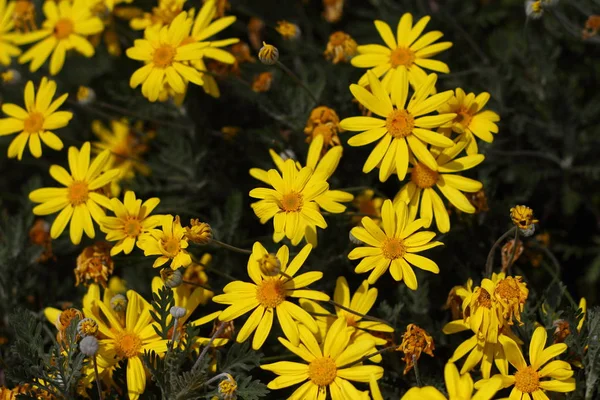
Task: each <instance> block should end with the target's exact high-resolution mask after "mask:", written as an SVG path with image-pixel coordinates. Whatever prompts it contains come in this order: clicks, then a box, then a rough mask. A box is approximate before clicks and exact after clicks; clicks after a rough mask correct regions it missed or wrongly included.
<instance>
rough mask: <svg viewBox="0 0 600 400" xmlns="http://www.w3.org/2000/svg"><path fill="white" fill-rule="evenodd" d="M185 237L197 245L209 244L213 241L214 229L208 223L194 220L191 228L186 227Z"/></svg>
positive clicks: (191, 222)
mask: <svg viewBox="0 0 600 400" xmlns="http://www.w3.org/2000/svg"><path fill="white" fill-rule="evenodd" d="M185 237H186V238H187V239H188V240H189V241H190V242H193V243H196V244H207V243H208V242H210V240H211V239H212V229H211V228H210V225H209V224H207V223H206V222H200V220H199V219H197V218H193V219H192V220H191V221H190V226H186V227H185Z"/></svg>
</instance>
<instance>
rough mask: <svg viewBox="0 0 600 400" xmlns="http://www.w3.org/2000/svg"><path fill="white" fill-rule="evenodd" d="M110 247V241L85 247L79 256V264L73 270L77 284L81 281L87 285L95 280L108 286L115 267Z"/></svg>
mask: <svg viewBox="0 0 600 400" xmlns="http://www.w3.org/2000/svg"><path fill="white" fill-rule="evenodd" d="M110 248H111V246H110V245H109V244H108V243H106V242H98V243H96V244H94V245H92V246H88V247H86V248H85V249H83V251H82V252H81V254H79V256H78V257H77V266H76V267H75V269H74V270H73V272H74V273H75V286H79V285H80V284H81V283H83V284H84V285H85V286H87V285H89V284H90V283H92V281H93V282H94V283H99V284H101V285H102V286H103V287H106V283H107V282H108V278H109V277H110V276H111V275H112V273H113V270H114V267H115V264H114V262H113V260H112V258H111V256H110Z"/></svg>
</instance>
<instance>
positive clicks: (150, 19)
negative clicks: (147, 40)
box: [129, 0, 187, 31]
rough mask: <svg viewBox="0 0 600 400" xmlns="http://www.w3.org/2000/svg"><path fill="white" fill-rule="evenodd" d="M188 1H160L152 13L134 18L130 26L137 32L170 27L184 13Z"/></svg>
mask: <svg viewBox="0 0 600 400" xmlns="http://www.w3.org/2000/svg"><path fill="white" fill-rule="evenodd" d="M186 1H187V0H158V7H153V8H152V12H151V13H147V12H145V13H143V15H142V17H137V18H132V19H131V21H130V23H129V25H130V26H131V28H132V29H134V30H136V31H141V30H142V29H146V28H149V27H154V28H159V29H160V28H162V27H163V26H165V25H169V24H170V23H171V22H173V20H174V19H175V17H177V16H178V15H179V14H181V13H182V11H183V6H184V5H185V2H186Z"/></svg>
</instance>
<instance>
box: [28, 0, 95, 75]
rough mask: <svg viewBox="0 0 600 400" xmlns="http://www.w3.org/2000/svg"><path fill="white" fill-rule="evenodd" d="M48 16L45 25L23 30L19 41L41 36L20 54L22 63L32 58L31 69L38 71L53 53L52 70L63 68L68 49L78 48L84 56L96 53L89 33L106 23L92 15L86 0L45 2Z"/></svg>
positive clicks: (52, 73)
mask: <svg viewBox="0 0 600 400" xmlns="http://www.w3.org/2000/svg"><path fill="white" fill-rule="evenodd" d="M44 15H45V16H46V20H45V21H44V23H43V24H42V29H40V30H38V31H34V32H30V33H26V34H23V36H22V37H21V38H20V39H19V43H32V42H37V41H40V40H41V39H44V40H42V41H41V42H39V43H37V44H36V45H35V46H33V47H31V48H30V49H29V50H27V51H26V52H25V53H23V55H22V56H21V57H20V58H19V62H20V63H21V64H24V63H27V62H30V61H31V64H30V65H29V70H30V71H31V72H35V71H37V70H38V69H39V68H40V67H41V66H42V64H44V62H45V61H46V60H47V59H48V57H50V53H52V57H51V58H50V74H51V75H56V74H58V73H59V72H60V70H61V69H62V67H63V64H64V62H65V57H66V54H67V51H68V50H73V49H74V50H76V51H77V52H78V53H81V54H82V55H84V56H85V57H92V56H93V55H94V46H92V44H91V43H90V42H89V41H88V39H87V38H86V36H89V35H94V34H96V33H100V32H102V29H104V25H103V24H102V21H101V20H100V18H98V17H94V16H92V13H91V10H90V8H89V7H88V4H87V2H86V0H74V1H73V3H71V1H69V0H62V1H61V2H60V3H58V4H57V3H56V2H55V1H53V0H48V1H46V2H45V3H44Z"/></svg>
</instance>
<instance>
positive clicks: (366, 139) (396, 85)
mask: <svg viewBox="0 0 600 400" xmlns="http://www.w3.org/2000/svg"><path fill="white" fill-rule="evenodd" d="M405 74H406V71H404V70H400V72H399V73H398V74H396V75H397V78H396V79H395V80H394V82H393V84H392V91H391V95H390V94H388V93H387V92H386V91H385V90H384V88H383V85H382V83H381V82H380V81H379V79H377V77H376V76H375V74H374V73H373V72H371V71H368V72H367V76H368V79H369V85H370V87H371V91H372V93H370V92H369V91H367V89H365V88H364V87H362V86H359V85H356V84H352V85H350V91H351V92H352V94H353V95H354V97H355V98H356V100H358V101H359V102H360V103H361V104H362V105H363V106H365V107H366V108H367V109H369V110H370V111H372V112H373V113H374V114H376V115H378V116H379V117H382V118H375V117H350V118H345V119H343V120H342V121H341V122H340V126H341V127H342V128H343V129H345V130H347V131H364V132H362V133H360V134H358V135H355V136H353V137H351V138H350V139H349V140H348V144H349V145H350V146H364V145H366V144H369V143H372V142H375V141H377V140H379V143H378V144H377V146H375V148H374V149H373V151H372V152H371V154H370V155H369V157H368V158H367V161H366V162H365V165H364V166H363V172H364V173H369V172H371V171H372V170H373V169H374V168H375V167H379V180H380V181H381V182H384V181H386V180H387V179H388V178H389V177H390V175H391V174H392V173H394V172H396V173H397V174H398V179H399V180H401V181H402V180H404V177H405V176H406V172H407V170H408V160H409V158H410V157H411V156H415V157H416V158H417V159H419V161H421V162H422V163H424V164H425V165H427V166H428V167H429V168H430V169H432V170H434V171H437V168H438V165H437V164H436V162H435V159H434V157H433V156H432V155H431V153H430V152H429V150H427V144H431V145H433V146H439V147H451V146H452V145H453V144H454V142H453V141H452V140H450V139H448V138H447V137H446V136H444V135H442V134H440V133H437V132H434V131H432V130H431V129H434V128H439V127H440V126H442V125H444V124H446V123H448V122H450V121H452V119H454V117H456V114H453V113H447V114H439V115H429V116H427V115H426V114H429V113H431V112H432V111H434V110H437V109H438V108H439V107H440V106H441V105H442V104H444V103H446V102H447V101H448V99H450V97H452V91H451V90H449V91H446V92H443V93H438V94H435V95H433V96H430V94H431V92H432V90H433V89H434V88H435V83H436V81H437V75H435V74H431V75H428V76H427V77H426V78H425V79H424V80H423V82H422V84H421V85H420V86H419V87H418V89H417V90H416V91H415V93H414V94H413V96H412V97H411V98H410V100H409V101H408V105H406V100H407V99H408V83H407V82H402V76H404V75H405ZM394 106H395V107H394ZM380 139H381V140H380Z"/></svg>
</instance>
